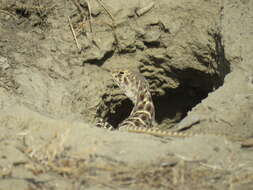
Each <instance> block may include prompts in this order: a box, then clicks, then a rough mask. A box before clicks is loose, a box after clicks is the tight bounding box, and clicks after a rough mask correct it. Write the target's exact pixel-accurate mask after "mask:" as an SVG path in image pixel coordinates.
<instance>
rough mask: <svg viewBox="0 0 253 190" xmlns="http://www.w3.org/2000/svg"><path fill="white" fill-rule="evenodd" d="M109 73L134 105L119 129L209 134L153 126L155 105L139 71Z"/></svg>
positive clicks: (188, 135)
mask: <svg viewBox="0 0 253 190" xmlns="http://www.w3.org/2000/svg"><path fill="white" fill-rule="evenodd" d="M111 74H112V78H113V80H114V82H115V83H116V84H117V85H118V86H119V88H120V89H122V90H123V92H124V94H125V95H126V96H127V97H128V98H129V99H130V100H131V101H132V102H133V103H134V107H133V109H132V111H131V113H130V115H129V117H128V118H126V119H125V120H123V121H122V122H121V123H120V124H119V126H118V129H119V131H127V132H134V133H144V134H151V135H155V136H169V137H191V136H197V135H210V134H209V133H192V132H176V131H169V130H163V129H159V128H156V127H154V123H155V107H154V104H153V100H152V96H151V93H150V88H149V84H148V82H147V80H146V79H145V78H144V77H143V76H142V75H141V74H140V73H138V72H134V71H130V70H114V71H112V72H111ZM102 125H104V124H101V122H99V123H97V126H98V127H101V126H102ZM106 125H107V127H106V128H110V129H112V128H113V127H112V126H110V124H108V123H106ZM108 125H109V127H108ZM211 135H215V136H226V137H227V135H223V134H219V133H217V134H214V133H212V134H211ZM229 138H231V139H237V137H230V136H229Z"/></svg>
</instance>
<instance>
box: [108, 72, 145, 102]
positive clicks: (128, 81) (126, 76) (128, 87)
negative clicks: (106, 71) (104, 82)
mask: <svg viewBox="0 0 253 190" xmlns="http://www.w3.org/2000/svg"><path fill="white" fill-rule="evenodd" d="M112 78H113V80H114V81H115V83H116V84H117V85H118V86H119V88H120V89H122V90H123V92H124V93H125V94H126V96H127V97H128V98H130V99H131V100H132V101H133V103H136V101H137V97H138V94H139V93H140V91H142V90H143V89H144V88H147V89H148V88H149V86H148V83H147V81H146V80H145V79H144V77H143V76H141V75H140V74H139V73H138V72H135V71H130V70H127V69H125V70H113V71H112Z"/></svg>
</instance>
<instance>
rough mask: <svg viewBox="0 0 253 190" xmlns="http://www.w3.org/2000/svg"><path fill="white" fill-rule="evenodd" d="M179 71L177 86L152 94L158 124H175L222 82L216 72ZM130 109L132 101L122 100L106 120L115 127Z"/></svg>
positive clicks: (127, 114)
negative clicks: (163, 92) (169, 122)
mask: <svg viewBox="0 0 253 190" xmlns="http://www.w3.org/2000/svg"><path fill="white" fill-rule="evenodd" d="M180 72H181V73H180V75H179V76H182V78H181V79H180V80H181V81H182V82H181V85H180V86H179V87H178V88H176V89H168V90H167V91H166V92H165V94H164V95H163V96H152V99H153V101H154V105H155V111H156V122H157V123H158V124H161V123H163V121H164V120H170V121H173V123H175V124H176V123H178V122H180V120H182V119H183V118H184V117H185V116H186V114H187V112H188V111H190V110H191V109H192V108H193V107H195V106H196V105H197V104H198V103H200V102H201V101H202V100H203V99H205V98H206V97H207V96H208V93H209V92H211V91H213V89H216V88H218V87H219V86H221V85H222V84H223V79H222V80H221V79H220V78H219V77H218V75H216V74H214V75H212V76H211V75H209V74H206V73H202V72H199V71H194V70H185V71H180ZM132 109H133V103H132V102H131V101H130V100H129V99H125V100H123V101H122V102H121V104H120V106H118V107H117V108H116V110H115V113H114V114H109V116H108V122H109V123H110V124H111V125H113V126H114V127H117V126H118V124H119V123H120V122H121V121H123V120H124V119H126V118H127V117H128V116H129V114H130V113H131V110H132Z"/></svg>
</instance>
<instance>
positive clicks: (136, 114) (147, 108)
mask: <svg viewBox="0 0 253 190" xmlns="http://www.w3.org/2000/svg"><path fill="white" fill-rule="evenodd" d="M136 94H137V95H136V97H135V98H134V100H135V102H133V103H134V108H133V110H132V112H131V114H130V116H129V117H128V118H127V119H125V120H124V121H123V122H121V123H120V125H119V127H124V126H126V125H127V126H137V127H146V128H149V127H152V125H153V123H154V121H155V109H154V104H153V101H152V97H151V93H150V92H149V89H148V88H144V89H142V88H141V87H140V88H139V89H138V91H137V93H136Z"/></svg>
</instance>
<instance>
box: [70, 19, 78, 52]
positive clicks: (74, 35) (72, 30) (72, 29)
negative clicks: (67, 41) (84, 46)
mask: <svg viewBox="0 0 253 190" xmlns="http://www.w3.org/2000/svg"><path fill="white" fill-rule="evenodd" d="M68 21H69V26H70V29H71V32H72V35H73V37H74V39H75V42H76V47H77V49H78V51H81V47H80V45H79V43H78V41H77V38H76V33H75V31H74V28H73V26H72V24H71V21H70V18H69V16H68Z"/></svg>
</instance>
